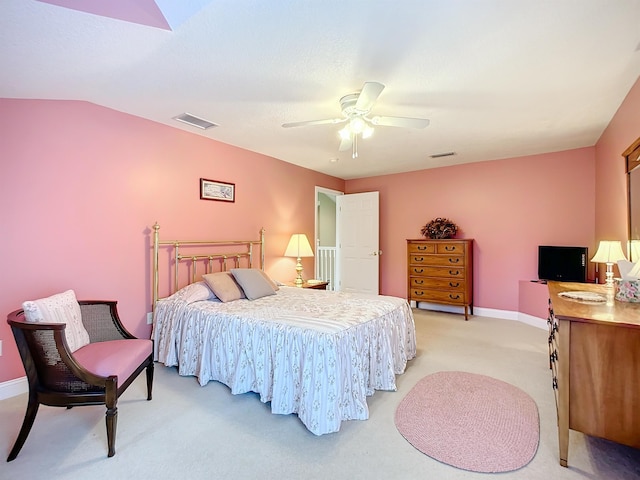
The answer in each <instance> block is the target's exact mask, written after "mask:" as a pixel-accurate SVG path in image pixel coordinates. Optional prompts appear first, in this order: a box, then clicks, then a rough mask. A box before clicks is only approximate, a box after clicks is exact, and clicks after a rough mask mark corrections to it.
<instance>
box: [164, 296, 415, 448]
mask: <svg viewBox="0 0 640 480" xmlns="http://www.w3.org/2000/svg"><path fill="white" fill-rule="evenodd" d="M154 322H155V323H154V328H153V338H154V357H155V360H157V361H159V362H162V363H164V364H165V365H166V366H177V367H178V372H179V374H180V375H193V376H196V377H197V378H198V381H199V382H200V385H206V384H207V382H209V381H210V380H216V381H219V382H222V383H224V384H225V385H227V386H229V388H230V389H231V392H232V393H233V394H239V393H246V392H250V391H251V392H256V393H258V394H259V395H260V399H261V401H263V402H265V403H266V402H271V411H272V413H279V414H290V413H296V414H297V415H298V417H299V418H300V420H301V421H302V423H304V425H305V426H306V427H307V428H308V429H309V430H310V431H311V432H313V433H314V434H316V435H322V434H325V433H331V432H337V431H338V430H339V429H340V423H341V422H342V421H343V420H365V419H367V418H368V417H369V409H368V407H367V402H366V397H367V396H368V395H372V394H373V392H374V391H375V390H396V383H395V376H396V375H397V374H401V373H403V372H404V370H405V368H406V365H407V361H408V360H410V359H412V358H413V357H414V356H415V354H416V337H415V325H414V320H413V314H412V312H411V308H410V307H409V304H408V303H407V301H406V300H405V299H403V298H396V297H387V296H372V295H360V294H352V293H342V292H329V291H321V290H314V289H301V288H295V287H281V288H280V290H278V292H277V294H276V295H271V296H267V297H263V298H260V299H257V300H252V301H249V300H236V301H233V302H228V303H222V302H219V301H198V302H194V303H191V304H188V303H187V302H186V301H184V300H183V299H181V298H180V295H179V294H176V295H173V296H171V297H169V298H167V299H164V300H160V301H159V302H158V304H157V308H156V315H155V320H154Z"/></svg>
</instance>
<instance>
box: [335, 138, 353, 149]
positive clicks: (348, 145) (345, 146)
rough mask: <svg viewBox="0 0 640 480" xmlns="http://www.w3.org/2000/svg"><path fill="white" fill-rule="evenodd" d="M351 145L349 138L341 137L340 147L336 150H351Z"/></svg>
mask: <svg viewBox="0 0 640 480" xmlns="http://www.w3.org/2000/svg"><path fill="white" fill-rule="evenodd" d="M352 146H353V142H352V140H351V138H343V139H342V140H340V147H339V148H338V150H339V151H341V152H344V151H346V150H351V147H352Z"/></svg>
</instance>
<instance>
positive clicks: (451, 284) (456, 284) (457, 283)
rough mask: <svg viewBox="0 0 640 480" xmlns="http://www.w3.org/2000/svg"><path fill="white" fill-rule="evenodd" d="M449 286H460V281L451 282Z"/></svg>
mask: <svg viewBox="0 0 640 480" xmlns="http://www.w3.org/2000/svg"><path fill="white" fill-rule="evenodd" d="M449 286H450V287H453V288H456V287H459V286H460V282H456V283H453V282H449Z"/></svg>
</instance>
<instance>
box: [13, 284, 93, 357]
mask: <svg viewBox="0 0 640 480" xmlns="http://www.w3.org/2000/svg"><path fill="white" fill-rule="evenodd" d="M22 308H23V309H24V316H25V319H26V320H27V321H28V322H36V323H65V324H66V325H67V328H65V337H66V339H67V345H69V349H70V350H71V351H72V352H75V351H76V350H78V349H79V348H81V347H84V346H85V345H87V344H88V343H89V334H88V333H87V330H86V329H85V328H84V325H83V324H82V314H81V312H80V305H79V304H78V300H76V294H75V292H74V291H73V290H67V291H66V292H63V293H57V294H55V295H51V296H50V297H47V298H41V299H39V300H29V301H26V302H24V303H23V304H22Z"/></svg>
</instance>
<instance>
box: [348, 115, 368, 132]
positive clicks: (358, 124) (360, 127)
mask: <svg viewBox="0 0 640 480" xmlns="http://www.w3.org/2000/svg"><path fill="white" fill-rule="evenodd" d="M366 127H367V124H366V123H365V121H364V120H363V119H362V118H361V117H354V118H352V119H351V120H349V129H350V130H351V132H352V133H353V134H354V135H357V134H359V133H362V132H363V131H364V129H365V128H366Z"/></svg>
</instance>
